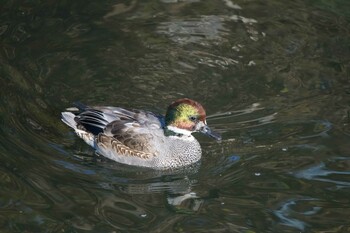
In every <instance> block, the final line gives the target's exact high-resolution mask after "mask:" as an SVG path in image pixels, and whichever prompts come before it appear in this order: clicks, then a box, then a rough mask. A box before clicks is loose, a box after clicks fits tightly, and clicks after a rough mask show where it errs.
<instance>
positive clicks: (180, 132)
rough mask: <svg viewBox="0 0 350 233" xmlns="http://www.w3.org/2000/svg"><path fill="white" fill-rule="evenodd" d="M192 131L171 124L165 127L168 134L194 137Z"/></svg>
mask: <svg viewBox="0 0 350 233" xmlns="http://www.w3.org/2000/svg"><path fill="white" fill-rule="evenodd" d="M191 133H192V132H191V131H188V130H186V129H180V128H177V127H174V126H171V125H168V126H166V127H165V129H164V134H165V135H166V136H177V137H192V135H191Z"/></svg>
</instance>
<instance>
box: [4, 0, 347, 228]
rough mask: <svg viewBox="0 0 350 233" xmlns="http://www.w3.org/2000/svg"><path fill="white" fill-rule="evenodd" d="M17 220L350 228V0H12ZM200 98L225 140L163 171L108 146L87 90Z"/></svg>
mask: <svg viewBox="0 0 350 233" xmlns="http://www.w3.org/2000/svg"><path fill="white" fill-rule="evenodd" d="M0 12H1V14H0V19H1V20H0V80H1V85H0V90H1V99H0V101H1V103H0V132H1V134H0V137H1V138H0V140H1V144H0V229H1V230H0V231H1V232H245V233H248V232H249V233H250V232H350V221H349V216H350V211H349V209H350V203H349V195H350V192H349V188H350V178H349V177H350V176H349V175H350V159H349V158H350V147H349V145H350V144H349V139H350V125H349V124H350V79H349V72H350V70H349V64H350V55H349V54H350V47H349V45H350V34H349V28H350V24H349V19H350V14H349V12H350V4H349V3H348V1H345V0H337V1H314V0H308V1H302V0H297V1H275V0H270V1H257V0H252V1H243V0H239V1H234V2H233V1H231V0H222V1H219V0H206V1H203V0H202V1H201V0H182V1H180V0H153V1H137V0H132V1H106V2H101V1H44V2H40V1H10V0H9V1H5V3H2V4H1V6H0ZM182 97H189V98H193V99H195V100H198V101H200V102H201V103H202V104H203V105H204V106H205V108H206V110H207V113H208V115H210V116H209V118H208V123H209V124H210V125H211V126H212V127H213V128H214V129H216V130H217V131H219V132H221V133H222V135H223V141H222V142H221V143H217V142H214V141H212V140H210V139H208V138H205V137H203V136H200V135H196V137H197V138H198V139H199V141H200V143H201V144H202V149H203V152H204V154H203V159H202V161H201V163H200V164H197V165H196V166H194V167H191V168H188V169H184V170H180V171H173V172H157V171H152V170H147V169H139V168H133V167H129V166H124V165H120V164H117V163H115V162H111V161H109V160H107V159H104V158H101V157H97V156H96V155H94V152H93V150H92V149H90V148H89V147H88V146H87V145H85V144H84V142H82V140H80V139H79V138H78V137H77V136H76V135H74V133H73V132H72V131H71V130H70V129H69V128H68V127H66V126H65V125H64V124H63V123H61V121H60V112H61V111H62V110H64V109H65V108H66V107H69V106H71V104H72V102H74V101H77V100H80V101H81V102H84V103H87V104H91V105H114V106H123V107H132V108H142V109H147V110H151V111H155V112H159V113H164V111H165V108H166V107H167V105H168V104H169V103H170V102H172V101H173V100H175V99H177V98H182Z"/></svg>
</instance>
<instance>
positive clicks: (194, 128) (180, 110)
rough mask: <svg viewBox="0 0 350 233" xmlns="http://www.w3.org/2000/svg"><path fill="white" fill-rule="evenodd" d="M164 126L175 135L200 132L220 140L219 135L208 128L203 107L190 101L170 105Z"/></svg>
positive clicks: (185, 99)
mask: <svg viewBox="0 0 350 233" xmlns="http://www.w3.org/2000/svg"><path fill="white" fill-rule="evenodd" d="M165 125H166V128H167V129H168V130H170V131H172V132H174V133H176V134H183V135H190V134H191V133H193V132H201V133H203V134H205V135H208V136H210V137H212V138H214V139H216V140H221V136H220V134H218V133H216V132H214V131H212V130H211V129H210V128H209V127H208V125H207V122H206V114H205V110H204V108H203V106H202V105H201V104H200V103H198V102H196V101H194V100H191V99H187V98H184V99H179V100H176V101H175V102H173V103H172V104H170V105H169V107H168V110H167V112H166V115H165Z"/></svg>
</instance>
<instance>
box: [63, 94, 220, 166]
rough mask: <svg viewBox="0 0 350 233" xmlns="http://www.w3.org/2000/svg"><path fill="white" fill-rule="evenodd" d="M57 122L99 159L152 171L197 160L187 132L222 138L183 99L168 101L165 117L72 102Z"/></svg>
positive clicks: (196, 146) (197, 107) (197, 147)
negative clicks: (69, 129) (80, 140)
mask: <svg viewBox="0 0 350 233" xmlns="http://www.w3.org/2000/svg"><path fill="white" fill-rule="evenodd" d="M61 120H62V121H63V123H65V124H66V125H68V126H69V127H70V128H72V129H73V130H74V132H75V133H76V134H77V136H78V137H80V138H81V139H83V140H84V141H85V142H86V143H87V144H88V145H90V146H91V147H93V148H94V149H95V152H96V153H97V154H98V155H102V156H104V157H107V158H109V159H111V160H113V161H116V162H118V163H122V164H127V165H131V166H140V167H148V168H152V169H162V170H163V169H172V168H180V167H183V166H187V165H191V164H194V163H196V162H198V161H199V160H200V159H201V156H202V150H201V146H200V144H199V142H198V141H197V139H196V138H195V137H194V136H193V135H192V133H195V132H199V133H203V134H205V135H207V136H209V137H211V138H213V139H215V140H217V141H220V140H221V135H220V134H219V133H217V132H215V131H213V130H212V129H211V128H210V127H209V126H208V125H207V122H206V112H205V109H204V108H203V106H202V105H201V104H200V103H198V102H197V101H194V100H192V99H188V98H182V99H178V100H176V101H174V102H172V103H171V104H170V105H169V106H168V108H167V110H166V114H165V115H161V114H157V113H153V112H150V111H145V110H137V109H125V108H121V107H110V106H87V105H85V104H82V103H75V107H72V108H67V109H66V111H64V112H62V113H61Z"/></svg>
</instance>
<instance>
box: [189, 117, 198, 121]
mask: <svg viewBox="0 0 350 233" xmlns="http://www.w3.org/2000/svg"><path fill="white" fill-rule="evenodd" d="M189 119H190V121H193V122H194V121H197V117H196V116H190V117H189Z"/></svg>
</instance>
